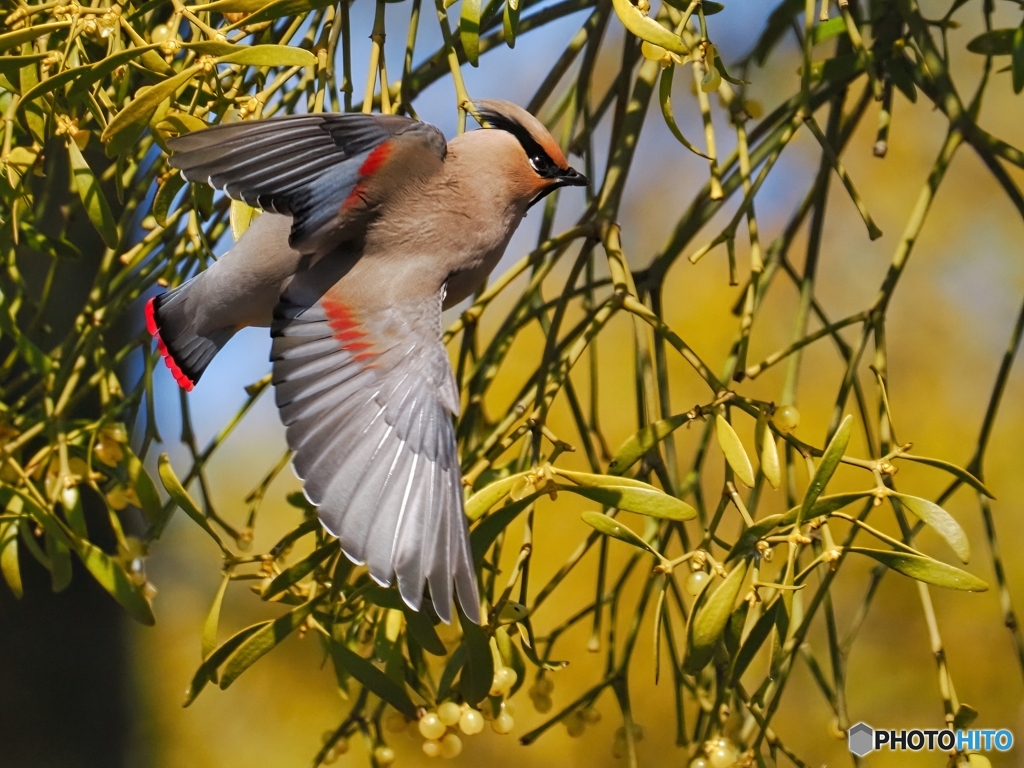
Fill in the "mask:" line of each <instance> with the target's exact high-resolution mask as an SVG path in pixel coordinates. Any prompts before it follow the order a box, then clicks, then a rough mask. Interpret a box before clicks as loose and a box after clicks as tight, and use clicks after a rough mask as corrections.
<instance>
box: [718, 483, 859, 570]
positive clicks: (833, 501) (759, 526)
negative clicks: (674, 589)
mask: <svg viewBox="0 0 1024 768" xmlns="http://www.w3.org/2000/svg"><path fill="white" fill-rule="evenodd" d="M874 495H875V492H874V491H855V492H853V493H837V494H835V495H834V496H819V497H818V500H817V501H816V502H814V507H812V508H811V512H810V516H809V517H807V518H805V519H807V520H811V519H813V518H815V517H821V516H822V515H828V514H831V513H832V512H835V511H836V510H837V509H842V508H843V507H847V506H849V505H850V504H853V503H854V502H855V501H859V500H861V499H866V498H868V497H869V496H874ZM800 509H801V508H800V507H793V509H791V510H789V511H788V512H785V513H784V514H781V515H768V516H766V517H763V518H761V519H760V520H758V521H757V522H756V523H754V524H753V525H752V526H751V527H750V528H748V529H747V530H745V531H743V533H741V534H740V537H739V539H738V540H737V541H736V544H735V545H734V546H733V548H732V549H731V550H730V551H729V556H728V557H727V558H726V560H725V561H726V562H729V561H730V560H734V559H735V558H737V557H741V556H743V555H749V554H750V553H751V552H753V551H754V545H755V544H756V543H757V540H758V539H761V538H763V537H765V536H767V535H768V534H769V533H771V532H772V531H774V530H775V529H776V528H779V527H782V526H786V525H793V523H795V522H796V518H797V515H799V514H800Z"/></svg>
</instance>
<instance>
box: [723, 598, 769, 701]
mask: <svg viewBox="0 0 1024 768" xmlns="http://www.w3.org/2000/svg"><path fill="white" fill-rule="evenodd" d="M781 605H782V600H781V599H777V600H776V601H775V602H774V603H772V605H771V607H770V608H769V609H768V610H767V611H765V612H764V613H763V614H761V618H759V619H758V620H757V621H756V622H754V626H753V627H751V629H750V634H748V635H747V639H746V640H744V641H743V645H742V646H740V650H739V653H737V654H735V656H734V657H733V662H732V669H731V671H730V672H729V685H730V686H734V685H736V683H737V682H739V679H740V678H741V677H743V673H744V672H746V671H747V667H749V666H750V662H752V661H753V660H754V656H756V655H757V652H758V651H759V650H761V646H763V645H764V643H765V640H767V639H768V635H769V634H770V633H771V630H772V627H774V626H775V620H776V616H777V614H778V612H779V607H780V606H781Z"/></svg>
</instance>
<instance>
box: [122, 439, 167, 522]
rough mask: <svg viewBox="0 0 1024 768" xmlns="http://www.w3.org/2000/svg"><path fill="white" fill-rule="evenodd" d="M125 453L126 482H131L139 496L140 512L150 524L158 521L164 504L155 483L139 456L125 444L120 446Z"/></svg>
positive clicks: (162, 513)
mask: <svg viewBox="0 0 1024 768" xmlns="http://www.w3.org/2000/svg"><path fill="white" fill-rule="evenodd" d="M121 449H122V450H123V451H124V455H125V467H126V468H127V470H128V482H129V483H131V486H132V488H133V489H134V491H135V495H136V496H138V497H139V503H140V504H141V505H142V514H143V515H145V517H146V522H148V523H149V524H150V525H154V524H156V523H158V522H159V521H160V520H161V519H162V518H163V515H164V505H163V503H162V502H161V501H160V494H159V493H157V490H156V484H155V483H154V482H153V478H151V477H150V476H149V472H147V471H146V468H145V467H144V466H142V462H141V461H140V460H139V457H138V456H136V455H135V454H134V453H132V450H131V448H129V447H128V446H127V445H123V446H121Z"/></svg>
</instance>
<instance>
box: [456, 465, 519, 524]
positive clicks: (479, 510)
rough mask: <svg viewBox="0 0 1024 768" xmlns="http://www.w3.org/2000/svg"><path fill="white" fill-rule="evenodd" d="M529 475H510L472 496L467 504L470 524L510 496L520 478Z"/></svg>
mask: <svg viewBox="0 0 1024 768" xmlns="http://www.w3.org/2000/svg"><path fill="white" fill-rule="evenodd" d="M527 474H529V473H527V472H519V473H518V474H515V475H509V476H508V477H504V478H502V479H501V480H497V481H495V482H493V483H491V484H490V485H488V486H485V487H484V488H481V489H480V490H479V491H477V492H476V493H474V494H473V495H472V496H470V497H469V500H468V501H467V502H466V517H467V518H469V520H470V522H472V521H473V520H479V519H480V518H481V517H483V516H484V514H485V513H486V512H487V511H488V510H489V509H490V508H491V507H493V506H494V505H495V504H497V503H498V502H499V501H501V500H502V499H504V498H505V497H506V496H508V494H509V492H510V491H511V490H512V487H513V486H514V485H515V484H516V483H517V482H518V481H519V479H520V478H522V477H525V476H526V475H527Z"/></svg>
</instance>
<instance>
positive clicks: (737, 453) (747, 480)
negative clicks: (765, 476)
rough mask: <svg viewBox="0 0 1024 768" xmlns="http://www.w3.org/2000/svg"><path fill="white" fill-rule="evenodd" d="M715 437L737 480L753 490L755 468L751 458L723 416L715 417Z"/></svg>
mask: <svg viewBox="0 0 1024 768" xmlns="http://www.w3.org/2000/svg"><path fill="white" fill-rule="evenodd" d="M715 436H716V437H717V438H718V446H719V447H720V448H721V449H722V453H724V454H725V460H726V461H728V462H729V466H730V467H732V471H733V472H735V473H736V479H738V480H739V481H740V482H741V483H743V484H744V485H745V486H747V487H748V488H753V487H754V468H753V467H752V466H750V457H748V456H747V452H746V450H744V448H743V443H741V442H740V438H739V435H737V434H736V430H734V429H733V428H732V425H731V424H730V423H729V422H728V421H726V418H725V417H724V416H723V415H722V414H718V415H717V416H715Z"/></svg>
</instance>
